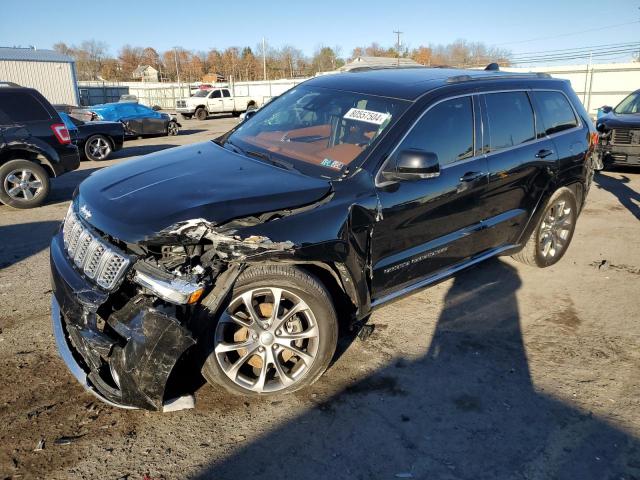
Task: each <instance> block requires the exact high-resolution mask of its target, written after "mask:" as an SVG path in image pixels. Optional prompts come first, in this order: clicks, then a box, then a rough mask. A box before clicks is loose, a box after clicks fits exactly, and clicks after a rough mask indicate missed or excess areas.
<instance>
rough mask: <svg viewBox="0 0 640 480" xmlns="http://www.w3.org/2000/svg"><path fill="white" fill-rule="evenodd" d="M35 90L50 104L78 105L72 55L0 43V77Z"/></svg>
mask: <svg viewBox="0 0 640 480" xmlns="http://www.w3.org/2000/svg"><path fill="white" fill-rule="evenodd" d="M1 80H4V81H8V82H13V83H17V84H18V85H20V86H22V87H32V88H35V89H36V90H38V91H39V92H40V93H42V95H44V96H45V98H46V99H47V100H49V101H50V102H51V103H54V104H66V105H79V97H78V82H77V77H76V66H75V61H74V60H73V58H71V57H69V56H68V55H63V54H61V53H58V52H55V51H53V50H38V49H35V48H4V47H0V81H1Z"/></svg>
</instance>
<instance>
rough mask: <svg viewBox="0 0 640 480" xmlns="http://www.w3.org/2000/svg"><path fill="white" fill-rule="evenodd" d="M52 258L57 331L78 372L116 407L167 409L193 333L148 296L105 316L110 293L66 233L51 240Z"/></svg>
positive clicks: (91, 388) (92, 389)
mask: <svg viewBox="0 0 640 480" xmlns="http://www.w3.org/2000/svg"><path fill="white" fill-rule="evenodd" d="M50 259H51V283H52V290H53V298H52V300H51V320H52V323H53V332H54V335H55V338H56V344H57V346H58V351H59V353H60V356H61V357H62V359H63V360H64V362H65V363H66V364H67V367H68V368H69V370H70V371H71V373H72V374H73V376H74V377H76V379H77V380H78V382H79V383H80V384H81V385H82V386H83V387H84V388H85V389H87V390H88V391H89V392H91V393H92V394H93V395H95V396H97V397H98V398H100V399H101V400H103V401H104V402H106V403H108V404H110V405H114V406H118V407H124V408H144V409H148V410H162V409H163V407H164V405H165V400H166V399H165V387H166V384H167V381H168V379H169V376H170V374H171V372H172V370H173V368H174V366H175V365H176V363H177V361H178V359H179V358H180V357H181V356H182V354H183V353H184V352H185V351H186V350H187V349H188V348H189V347H191V346H192V345H194V344H195V340H194V338H193V336H192V334H191V332H190V331H189V330H187V329H186V328H185V327H184V326H183V325H182V324H181V323H180V322H179V321H178V320H177V319H176V318H175V317H174V316H172V315H171V314H169V313H167V312H166V311H164V310H163V311H161V310H159V309H158V308H156V307H154V305H153V302H152V300H151V299H149V298H148V297H142V296H137V297H133V298H132V299H131V300H130V301H129V302H128V303H126V304H125V305H124V306H123V307H122V308H120V309H118V310H116V311H115V312H113V313H111V314H109V315H108V318H105V319H103V318H101V317H100V315H99V314H98V310H99V309H100V307H101V306H103V305H105V304H106V303H107V302H109V300H110V295H109V293H108V292H105V291H103V290H101V289H100V288H98V287H97V286H95V285H93V284H92V283H90V282H89V281H88V280H86V279H85V278H84V277H83V276H82V275H81V274H80V273H79V272H78V271H77V270H76V268H75V267H74V266H73V265H72V264H71V262H70V261H69V259H68V257H67V256H66V253H65V252H64V249H63V242H62V235H61V234H60V233H58V234H57V235H56V236H55V237H54V238H53V240H52V242H51V257H50ZM107 310H110V309H107Z"/></svg>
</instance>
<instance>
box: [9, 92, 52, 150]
mask: <svg viewBox="0 0 640 480" xmlns="http://www.w3.org/2000/svg"><path fill="white" fill-rule="evenodd" d="M0 105H2V111H3V112H4V113H5V116H6V122H3V123H10V124H13V125H22V126H24V127H26V128H27V130H28V131H29V133H30V134H31V135H33V136H34V137H38V138H39V139H40V140H42V141H44V142H46V143H48V144H49V145H51V146H52V147H54V148H59V147H60V142H58V140H57V139H56V136H55V135H54V133H53V130H52V129H51V125H53V124H54V123H62V120H61V119H60V118H59V116H58V115H57V113H55V112H52V111H51V110H50V109H49V108H48V106H47V105H46V104H45V103H44V102H43V101H41V100H40V99H39V98H38V96H37V95H34V94H33V93H32V92H31V91H30V90H26V89H25V90H13V89H12V90H11V91H8V90H7V91H1V90H0Z"/></svg>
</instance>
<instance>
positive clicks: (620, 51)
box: [512, 47, 638, 63]
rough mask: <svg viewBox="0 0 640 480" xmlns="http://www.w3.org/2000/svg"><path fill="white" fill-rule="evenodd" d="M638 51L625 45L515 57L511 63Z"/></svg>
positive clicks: (636, 48)
mask: <svg viewBox="0 0 640 480" xmlns="http://www.w3.org/2000/svg"><path fill="white" fill-rule="evenodd" d="M637 51H638V47H627V48H618V49H611V50H604V51H596V52H594V51H584V52H575V53H569V54H563V55H541V56H537V57H525V58H516V59H513V60H512V62H513V63H531V62H549V61H558V60H570V59H576V58H585V57H589V56H593V57H603V56H605V57H606V56H611V55H616V54H618V55H619V54H623V53H635V52H637Z"/></svg>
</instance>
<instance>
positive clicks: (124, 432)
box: [0, 118, 640, 480]
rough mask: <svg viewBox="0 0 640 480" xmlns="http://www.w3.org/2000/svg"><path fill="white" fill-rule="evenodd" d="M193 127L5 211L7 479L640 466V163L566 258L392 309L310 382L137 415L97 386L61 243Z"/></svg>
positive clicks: (204, 397)
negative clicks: (52, 263)
mask: <svg viewBox="0 0 640 480" xmlns="http://www.w3.org/2000/svg"><path fill="white" fill-rule="evenodd" d="M235 122H236V119H232V118H218V119H210V120H208V121H205V122H197V121H184V122H183V124H184V129H183V133H182V134H181V135H180V136H178V137H174V138H172V137H161V138H153V139H144V140H135V141H130V142H127V143H126V147H125V149H124V150H123V151H121V152H118V154H117V156H116V157H115V158H114V159H113V160H111V161H108V162H104V163H95V162H84V163H83V164H82V167H81V169H80V170H78V171H76V172H74V173H72V174H69V175H66V176H63V177H61V178H60V179H57V180H55V181H54V183H53V192H52V195H51V198H50V200H49V202H48V203H47V205H45V206H43V207H41V208H38V209H35V210H30V211H18V210H12V209H9V208H7V207H3V206H0V307H1V308H0V329H1V330H0V369H1V370H0V371H1V372H2V373H1V374H0V424H2V428H1V429H0V476H1V478H52V479H67V478H85V479H96V478H101V479H120V478H125V479H142V478H145V475H146V476H147V478H151V479H183V478H202V479H204V478H214V479H237V478H257V477H261V478H267V479H271V478H284V477H285V476H286V477H287V478H331V479H338V478H348V479H372V478H375V479H378V478H380V479H384V478H389V479H393V478H424V479H474V480H475V479H485V478H486V479H518V478H522V479H547V478H548V479H552V478H553V479H556V478H567V479H591V478H593V479H606V480H614V479H616V480H622V479H627V480H631V479H639V478H640V396H639V395H638V392H639V391H640V390H639V389H640V352H639V349H638V347H639V345H640V321H639V320H640V314H639V311H640V221H639V220H640V193H638V192H640V172H638V171H635V172H634V171H633V170H628V171H617V172H608V173H605V174H600V175H597V177H596V183H595V184H594V186H593V187H592V190H591V193H590V196H589V199H588V204H587V207H586V209H585V210H584V212H583V215H582V216H581V217H580V220H579V222H578V226H577V230H576V234H575V236H574V238H573V242H572V245H571V248H570V249H569V251H568V253H567V255H566V256H565V257H564V259H563V260H562V261H561V262H560V263H559V264H558V265H556V266H554V267H551V268H548V269H545V270H539V269H533V268H531V267H525V266H522V265H520V264H517V263H515V262H513V261H512V260H511V259H509V258H501V259H496V260H492V261H489V262H487V263H485V264H483V265H481V266H479V267H477V268H474V269H472V270H469V271H467V272H464V273H462V274H460V275H457V276H456V277H455V278H453V279H450V280H448V281H446V282H443V283H441V284H439V285H437V286H435V287H433V288H430V289H428V290H425V291H423V292H420V293H417V294H415V295H413V296H411V297H408V298H406V299H403V300H401V301H398V302H396V303H394V304H392V305H390V306H387V307H385V308H382V309H381V310H379V311H377V312H376V313H375V314H374V315H373V316H372V317H371V320H370V322H371V323H372V324H374V325H375V330H374V333H373V334H372V336H371V337H370V338H369V339H368V340H366V341H361V340H353V339H352V338H349V337H344V338H342V339H341V343H340V347H341V348H340V351H341V354H340V355H339V356H338V358H337V359H336V361H335V363H334V364H333V366H332V367H331V368H330V369H329V370H328V372H327V373H326V374H325V376H324V377H323V378H322V379H321V380H320V381H319V382H318V383H317V384H315V385H314V386H313V387H311V388H310V389H307V390H305V391H302V392H299V393H296V394H293V395H290V396H286V397H281V398H266V399H259V400H253V399H251V400H247V399H245V398H241V397H234V396H232V395H230V394H228V393H225V392H223V391H221V390H220V389H217V388H214V387H211V386H208V385H205V386H204V387H202V388H201V389H200V390H199V391H198V392H197V394H196V398H197V403H196V408H195V409H194V410H187V411H181V412H175V413H170V414H161V413H150V412H142V411H125V410H119V409H114V408H111V407H108V406H106V405H103V404H101V403H100V402H99V401H97V400H95V399H94V398H93V397H92V396H91V395H89V394H87V393H85V392H84V391H83V390H82V388H81V387H80V386H79V385H77V384H76V382H75V380H74V379H73V378H72V377H71V375H70V374H69V373H68V372H67V370H66V368H65V366H64V364H63V363H62V361H61V360H60V359H59V358H58V355H57V352H56V348H55V344H54V339H53V336H52V334H51V327H50V323H49V302H50V287H49V266H48V243H49V239H50V237H51V235H52V234H53V232H54V231H55V229H56V228H57V225H58V223H59V222H60V220H61V219H62V218H63V216H64V214H65V212H66V209H67V206H68V203H69V199H70V197H71V194H72V192H73V190H74V189H75V187H76V186H77V184H78V183H79V182H80V181H81V180H82V179H83V178H86V176H87V175H88V174H89V173H91V172H92V171H94V170H95V169H97V168H102V167H104V166H107V165H110V164H113V163H118V162H122V161H126V160H127V159H128V158H130V157H132V156H136V155H142V154H144V153H148V152H151V151H156V150H159V149H162V148H167V147H170V146H174V145H179V144H186V143H192V142H196V141H201V140H206V139H208V138H211V137H212V135H213V134H214V133H222V132H224V131H226V130H227V129H229V128H230V127H231V126H232V125H234V124H235Z"/></svg>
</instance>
